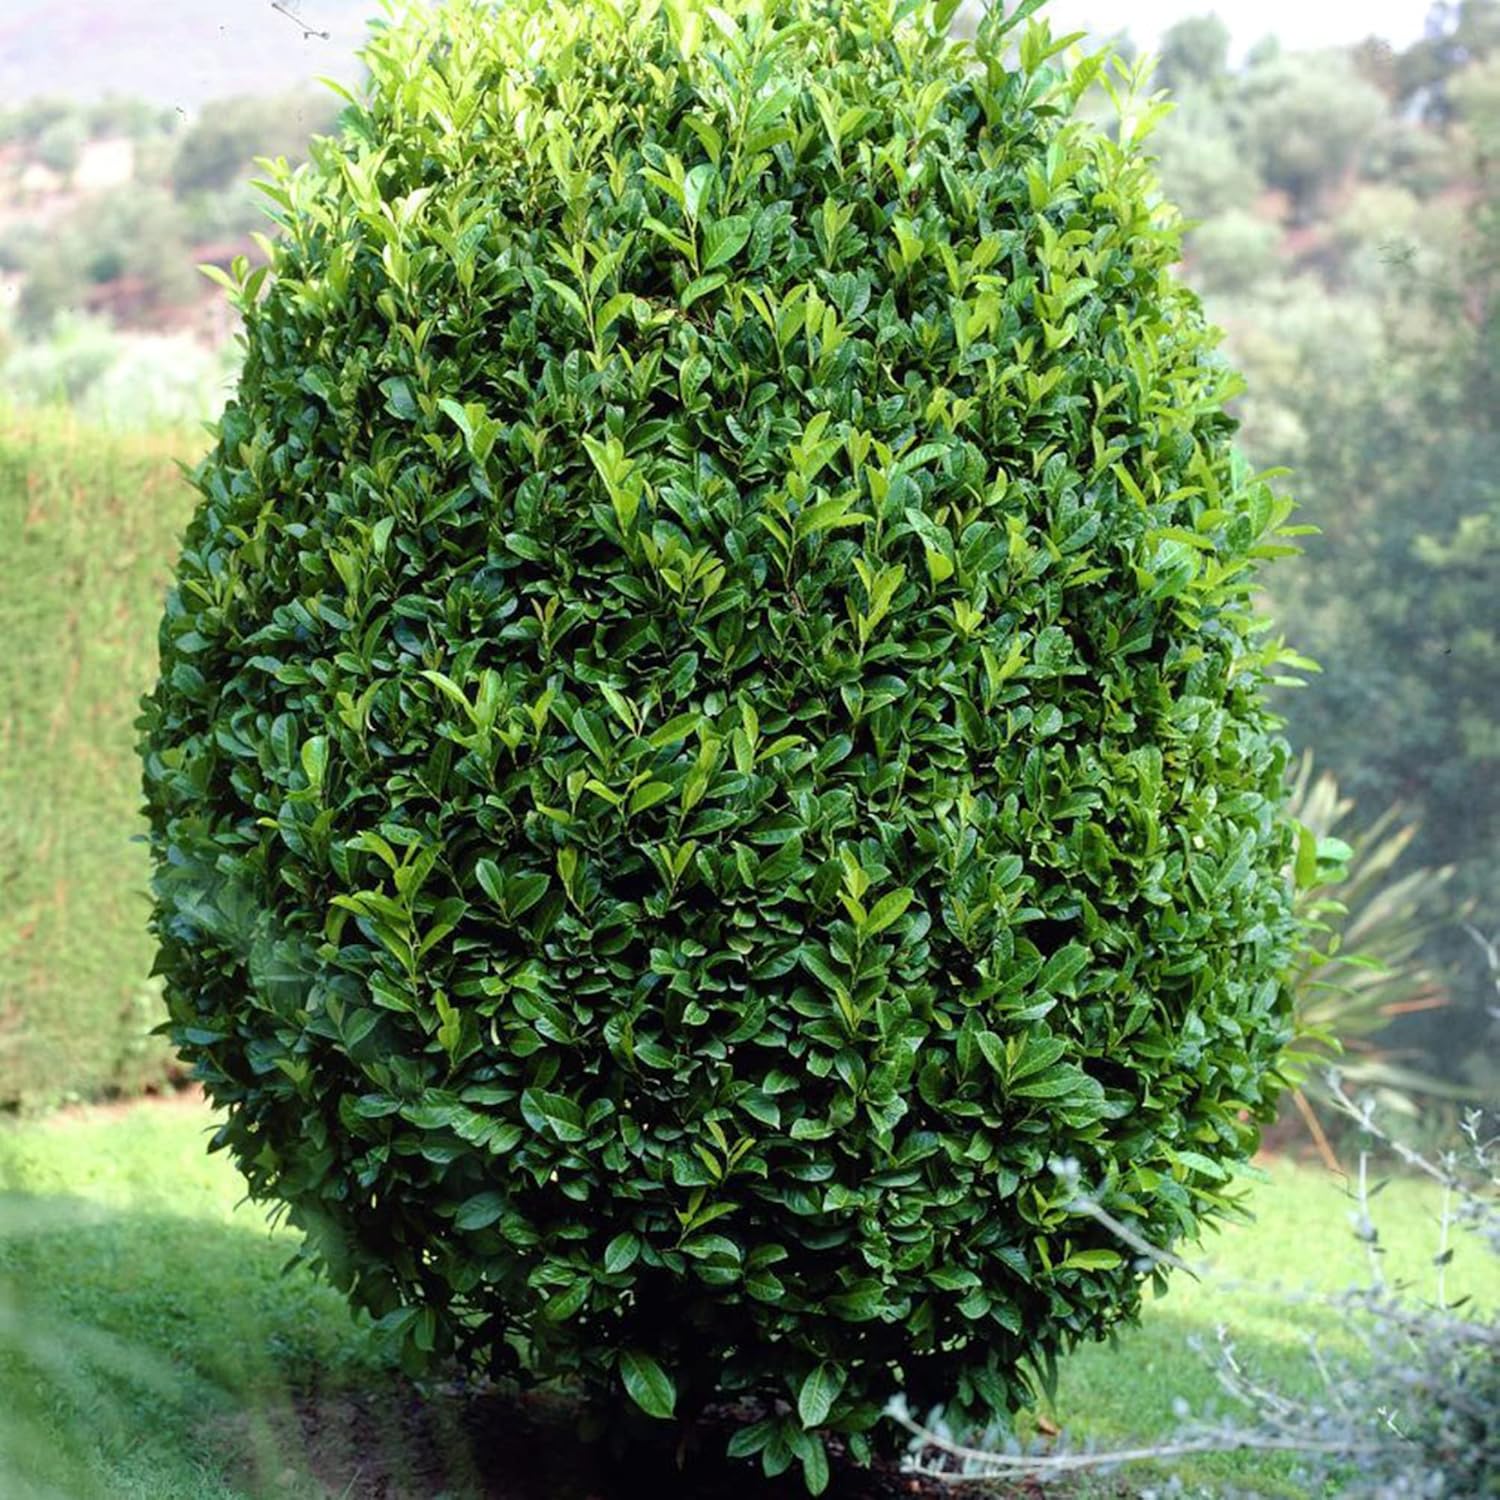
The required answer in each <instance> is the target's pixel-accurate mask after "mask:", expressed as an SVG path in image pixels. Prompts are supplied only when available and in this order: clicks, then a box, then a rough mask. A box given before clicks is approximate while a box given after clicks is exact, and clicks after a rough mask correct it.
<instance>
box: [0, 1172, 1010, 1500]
mask: <svg viewBox="0 0 1500 1500" xmlns="http://www.w3.org/2000/svg"><path fill="white" fill-rule="evenodd" d="M292 1243H293V1242H292V1240H291V1239H290V1238H288V1237H286V1236H281V1235H277V1236H273V1235H270V1234H268V1233H264V1232H257V1231H256V1230H254V1229H252V1228H248V1227H242V1226H239V1225H237V1224H234V1223H226V1222H217V1223H216V1222H212V1221H204V1220H200V1219H192V1218H183V1217H177V1216H174V1215H171V1214H168V1213H163V1212H159V1211H141V1210H136V1209H118V1208H112V1207H108V1206H104V1205H101V1204H99V1203H97V1202H94V1201H92V1200H88V1199H82V1198H68V1197H59V1196H32V1195H28V1194H19V1193H8V1194H0V1493H3V1494H4V1495H5V1496H6V1497H7V1500H93V1497H95V1496H99V1497H109V1500H147V1497H149V1500H189V1497H191V1500H228V1497H247V1496H249V1497H256V1500H259V1497H268V1500H269V1497H273V1496H274V1497H277V1500H283V1497H301V1496H308V1497H313V1496H318V1497H321V1496H339V1497H342V1500H377V1497H379V1500H396V1497H403V1500H437V1497H444V1500H460V1497H464V1500H468V1497H474V1500H501V1497H503V1500H585V1497H589V1500H596V1497H597V1500H615V1497H622V1500H623V1497H632V1500H634V1497H638V1496H651V1497H663V1500H665V1497H674V1496H681V1497H688V1496H692V1497H705V1500H707V1497H721V1496H722V1497H735V1496H746V1497H749V1496H756V1497H760V1500H771V1497H781V1496H800V1495H802V1494H804V1493H805V1492H804V1491H803V1489H802V1487H801V1483H800V1476H799V1475H796V1474H792V1475H788V1476H786V1477H785V1478H783V1479H781V1480H778V1481H774V1482H768V1481H766V1480H764V1479H763V1478H762V1477H761V1476H760V1474H759V1473H758V1471H757V1470H756V1469H754V1468H752V1467H750V1466H748V1465H745V1464H730V1463H728V1461H727V1460H725V1459H724V1458H723V1457H722V1454H723V1449H724V1442H725V1437H726V1435H727V1430H728V1429H727V1427H726V1426H724V1424H722V1423H721V1424H719V1425H718V1427H717V1430H716V1428H715V1424H713V1423H712V1422H706V1423H704V1424H703V1425H702V1426H701V1427H700V1428H699V1429H698V1430H696V1431H694V1432H692V1433H689V1434H687V1435H686V1441H684V1434H683V1433H682V1432H681V1431H680V1430H679V1429H677V1428H676V1427H673V1426H671V1425H669V1424H666V1423H653V1424H650V1431H649V1435H648V1440H647V1442H646V1443H645V1444H644V1445H637V1446H634V1447H632V1448H631V1450H630V1452H629V1454H628V1457H622V1456H619V1455H617V1454H615V1453H613V1452H611V1451H608V1450H606V1449H604V1448H602V1447H600V1446H596V1445H591V1444H587V1443H585V1442H583V1441H582V1440H581V1439H580V1438H579V1436H578V1421H577V1419H578V1410H577V1407H576V1406H575V1405H574V1404H573V1403H571V1402H569V1401H568V1400H567V1399H566V1397H565V1396H563V1395H559V1394H556V1393H549V1392H545V1391H543V1392H531V1393H527V1394H524V1395H522V1394H511V1395H502V1394H496V1393H494V1392H489V1391H477V1390H474V1389H471V1388H466V1387H465V1386H464V1385H463V1384H462V1383H461V1382H456V1381H448V1382H435V1383H433V1384H432V1385H430V1386H428V1387H425V1388H419V1387H418V1386H417V1385H416V1384H414V1383H413V1382H411V1381H409V1380H407V1379H406V1378H405V1377H403V1376H402V1375H401V1374H400V1373H399V1372H398V1371H397V1370H395V1369H394V1368H393V1367H392V1366H390V1365H389V1364H388V1363H387V1362H385V1361H384V1360H383V1359H382V1357H381V1355H380V1354H379V1352H378V1351H377V1350H376V1348H375V1346H374V1343H373V1341H372V1339H371V1338H370V1336H369V1335H368V1333H367V1332H366V1331H365V1330H364V1329H363V1328H361V1327H358V1326H356V1325H355V1324H354V1323H353V1322H352V1321H351V1319H350V1316H349V1314H348V1311H347V1309H346V1308H345V1305H344V1303H343V1301H342V1300H341V1299H340V1298H339V1297H338V1295H337V1294H336V1293H334V1292H333V1291H332V1290H331V1289H329V1288H327V1287H325V1286H322V1285H321V1284H320V1283H318V1282H317V1281H316V1280H315V1279H314V1278H313V1277H311V1276H310V1275H309V1274H307V1273H305V1272H302V1271H294V1272H292V1273H290V1274H283V1271H282V1268H283V1266H284V1265H285V1263H286V1261H287V1258H288V1256H289V1253H290V1250H291V1248H292ZM827 1493H828V1494H830V1495H834V1496H840V1497H844V1500H856V1497H858V1500H875V1497H894V1496H897V1495H901V1496H909V1495H920V1494H928V1493H933V1494H935V1493H938V1491H936V1490H931V1491H929V1490H928V1489H927V1488H926V1487H925V1486H923V1485H921V1484H919V1483H918V1482H917V1481H915V1480H913V1479H911V1478H910V1477H909V1476H907V1475H903V1474H899V1473H898V1472H897V1471H896V1470H895V1468H894V1466H891V1467H888V1468H886V1469H884V1470H877V1471H875V1472H871V1471H869V1470H862V1469H858V1468H856V1467H854V1466H853V1465H849V1464H840V1463H838V1462H835V1464H834V1473H833V1479H832V1482H831V1484H830V1486H829V1489H828V1491H827ZM1016 1493H1037V1492H1036V1491H1017V1492H1016Z"/></svg>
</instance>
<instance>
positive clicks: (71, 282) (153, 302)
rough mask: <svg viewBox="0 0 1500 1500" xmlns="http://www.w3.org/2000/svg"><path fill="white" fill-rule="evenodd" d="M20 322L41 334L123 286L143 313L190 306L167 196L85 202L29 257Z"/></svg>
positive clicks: (105, 196)
mask: <svg viewBox="0 0 1500 1500" xmlns="http://www.w3.org/2000/svg"><path fill="white" fill-rule="evenodd" d="M26 272H27V274H26V280H25V282H24V283H23V285H22V289H21V299H20V306H19V309H18V321H19V323H20V325H21V327H22V328H23V330H25V331H26V332H28V333H32V334H39V333H45V332H46V331H47V329H48V328H50V327H51V325H52V323H53V321H54V319H55V318H56V317H57V315H58V314H59V313H63V312H72V311H77V310H79V309H80V308H82V307H83V306H84V305H85V303H86V302H87V301H88V299H89V296H90V292H91V289H92V288H95V287H102V286H104V285H106V284H108V283H110V282H116V281H120V280H121V279H123V278H128V279H129V282H130V287H129V291H130V300H131V302H132V304H133V305H134V306H136V307H137V308H138V309H139V310H140V311H141V312H143V313H147V314H149V313H152V312H155V311H159V310H160V309H163V308H167V307H171V306H175V305H178V304H180V303H182V302H185V301H189V300H191V298H192V297H193V296H194V294H195V293H196V292H197V290H198V286H199V279H198V276H197V274H196V272H195V271H194V269H193V264H192V257H191V255H190V253H189V250H188V245H187V238H186V234H185V220H184V216H183V212H182V208H181V206H180V205H179V204H177V203H176V202H174V201H173V199H172V197H171V195H170V194H169V193H168V192H166V190H165V189H163V188H159V187H142V186H139V185H135V186H131V187H128V188H119V189H116V190H114V191H111V192H107V193H101V194H99V195H98V196H97V197H93V198H90V199H89V200H88V202H87V203H85V204H83V205H81V206H80V207H79V208H77V209H75V210H74V211H73V212H72V213H71V214H69V215H68V216H67V217H66V218H65V219H64V220H63V221H62V222H61V223H60V224H59V225H58V226H57V227H56V229H55V231H54V232H52V233H50V234H49V235H48V237H47V239H46V240H45V241H44V242H43V243H42V244H41V245H40V246H39V247H38V248H37V249H35V250H34V251H33V252H32V253H31V254H30V255H29V256H28V257H27V266H26Z"/></svg>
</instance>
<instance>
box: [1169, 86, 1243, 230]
mask: <svg viewBox="0 0 1500 1500" xmlns="http://www.w3.org/2000/svg"><path fill="white" fill-rule="evenodd" d="M1155 144H1156V153H1157V159H1158V162H1159V166H1160V171H1161V179H1162V185H1163V187H1164V188H1165V189H1166V193H1167V196H1168V197H1169V198H1170V199H1171V200H1172V202H1174V203H1175V204H1177V206H1178V207H1179V208H1180V209H1181V210H1182V211H1183V213H1184V214H1185V215H1186V216H1187V217H1188V218H1190V219H1210V218H1213V217H1214V216H1215V215H1217V214H1222V213H1226V212H1228V211H1229V210H1230V209H1233V208H1243V207H1245V206H1246V205H1247V204H1249V203H1251V202H1252V201H1253V200H1254V199H1255V198H1256V197H1257V196H1258V195H1259V194H1260V191H1261V186H1262V185H1261V181H1260V178H1259V176H1257V174H1256V170H1255V165H1254V162H1253V160H1252V159H1251V156H1250V153H1249V151H1248V150H1247V149H1246V147H1245V144H1244V142H1243V140H1241V139H1240V138H1239V137H1238V136H1237V135H1236V134H1235V133H1234V131H1233V129H1232V127H1231V124H1230V122H1229V120H1228V119H1227V118H1226V116H1225V113H1224V111H1223V108H1222V106H1220V105H1219V104H1217V103H1215V102H1214V101H1213V100H1212V99H1211V98H1209V97H1207V96H1206V95H1204V96H1200V95H1197V94H1191V95H1188V96H1187V97H1185V98H1183V99H1182V100H1180V101H1179V103H1178V108H1177V110H1176V112H1175V113H1173V114H1172V115H1170V116H1168V118H1167V120H1166V122H1165V123H1164V124H1163V125H1162V126H1161V128H1160V129H1159V130H1158V131H1157V133H1156V136H1155Z"/></svg>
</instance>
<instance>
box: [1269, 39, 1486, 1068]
mask: <svg viewBox="0 0 1500 1500" xmlns="http://www.w3.org/2000/svg"><path fill="white" fill-rule="evenodd" d="M1495 77H1496V75H1495V74H1492V73H1491V72H1490V70H1488V69H1486V70H1485V71H1484V73H1483V74H1480V73H1478V72H1475V73H1471V74H1468V75H1466V77H1465V84H1464V87H1462V88H1459V89H1457V90H1455V93H1454V99H1455V107H1456V108H1459V109H1462V108H1463V107H1464V105H1465V104H1466V103H1467V104H1469V106H1470V107H1472V101H1473V99H1474V97H1475V96H1478V95H1482V96H1483V99H1482V101H1481V107H1483V104H1484V101H1487V100H1488V99H1490V98H1492V97H1496V96H1494V95H1491V94H1490V93H1489V85H1490V83H1491V81H1492V80H1494V79H1495ZM1471 91H1472V92H1471ZM1469 177H1470V181H1471V183H1472V186H1473V188H1474V194H1473V198H1472V201H1471V202H1470V203H1469V204H1468V206H1467V208H1466V209H1464V210H1463V219H1462V223H1461V225H1460V229H1459V232H1458V233H1457V234H1449V235H1447V236H1445V238H1446V240H1447V241H1448V242H1449V243H1450V244H1451V245H1453V246H1456V250H1454V251H1453V253H1452V256H1451V261H1450V263H1449V264H1448V266H1447V268H1446V270H1445V271H1444V272H1442V273H1441V274H1435V273H1434V272H1433V271H1432V270H1431V269H1429V268H1428V267H1426V266H1423V265H1422V264H1420V263H1419V264H1417V265H1416V266H1415V267H1413V266H1410V265H1407V264H1405V263H1403V262H1401V261H1393V263H1392V264H1391V265H1390V267H1389V270H1388V281H1387V285H1388V288H1389V299H1388V304H1387V310H1386V314H1385V319H1384V321H1385V326H1386V330H1387V333H1386V341H1385V344H1384V346H1383V348H1382V349H1381V351H1380V353H1379V355H1378V357H1376V358H1372V359H1368V360H1366V361H1364V362H1363V366H1362V368H1356V369H1351V370H1349V371H1347V372H1346V373H1345V374H1344V376H1343V377H1342V378H1341V379H1333V378H1328V377H1326V376H1325V377H1324V378H1322V379H1319V380H1317V381H1316V382H1315V389H1309V390H1308V391H1307V392H1306V395H1305V397H1304V399H1303V401H1302V411H1301V420H1302V422H1303V424H1304V426H1305V428H1306V442H1305V444H1304V446H1303V448H1302V452H1301V454H1300V463H1299V467H1298V473H1297V488H1298V491H1299V493H1300V495H1301V496H1302V498H1303V501H1304V508H1305V515H1306V519H1308V520H1310V521H1312V522H1314V523H1315V524H1317V525H1319V526H1320V527H1321V528H1322V532H1323V534H1322V536H1321V537H1319V538H1317V539H1315V540H1314V541H1313V542H1312V543H1311V544H1310V546H1309V548H1308V559H1307V566H1306V567H1304V568H1302V569H1300V570H1292V569H1288V570H1287V576H1286V582H1287V584H1288V585H1289V591H1288V592H1287V593H1285V594H1283V595H1282V596H1281V603H1282V616H1283V621H1284V623H1285V624H1286V626H1287V628H1288V630H1289V633H1290V634H1291V635H1292V636H1293V638H1294V639H1295V640H1296V641H1297V643H1298V645H1299V647H1301V648H1303V649H1306V650H1308V651H1309V652H1310V653H1311V654H1312V655H1313V656H1316V657H1318V658H1319V659H1320V660H1321V661H1322V662H1323V663H1324V666H1325V667H1326V669H1327V672H1326V677H1324V678H1323V679H1320V680H1319V681H1317V682H1316V684H1315V685H1314V686H1313V687H1312V688H1310V689H1309V690H1307V691H1304V692H1301V693H1299V694H1297V695H1296V697H1295V698H1294V699H1293V700H1292V701H1290V702H1289V703H1288V704H1287V711H1288V713H1289V715H1290V721H1291V726H1292V728H1293V731H1294V734H1295V737H1296V739H1297V740H1299V741H1300V742H1301V743H1302V744H1309V745H1314V746H1316V747H1317V750H1318V754H1319V756H1320V758H1321V759H1322V761H1323V763H1324V764H1325V765H1327V766H1328V767H1329V768H1330V769H1332V770H1334V771H1335V772H1336V773H1337V774H1338V776H1339V778H1340V781H1341V784H1343V785H1344V786H1345V788H1346V789H1347V790H1348V791H1349V792H1350V793H1351V794H1353V795H1356V796H1358V797H1360V798H1361V800H1363V801H1365V802H1366V804H1367V805H1371V806H1380V805H1385V804H1387V803H1390V802H1394V801H1402V802H1405V803H1406V804H1407V805H1408V806H1410V807H1411V808H1412V809H1413V811H1414V812H1416V813H1418V814H1419V815H1420V817H1421V819H1422V823H1423V840H1424V847H1425V857H1426V858H1427V859H1429V860H1431V861H1433V862H1438V863H1444V864H1447V863H1452V864H1455V865H1457V866H1458V874H1457V876H1456V877H1455V888H1456V894H1457V895H1459V896H1471V897H1474V898H1476V899H1477V900H1478V901H1479V903H1480V910H1481V911H1482V912H1488V913H1490V914H1494V913H1496V911H1497V906H1496V899H1497V898H1496V893H1497V892H1500V799H1497V797H1496V796H1495V787H1496V786H1497V785H1500V720H1497V717H1496V705H1497V704H1500V607H1497V604H1496V598H1497V595H1496V579H1497V577H1500V478H1497V476H1500V161H1495V159H1494V158H1489V162H1488V163H1487V162H1486V160H1485V159H1484V158H1482V157H1481V159H1480V161H1479V163H1478V164H1477V165H1476V166H1475V167H1474V168H1472V169H1471V171H1470V174H1469ZM1241 352H1242V351H1241ZM1267 378H1268V377H1266V376H1265V374H1264V372H1262V379H1263V380H1264V379H1267ZM1284 399H1295V398H1294V395H1293V393H1292V392H1291V391H1290V390H1288V391H1287V392H1286V395H1285V397H1284ZM1257 456H1258V457H1260V458H1262V459H1263V460H1264V459H1265V458H1266V457H1268V455H1266V454H1264V453H1261V454H1258V455H1257ZM1490 920H1493V915H1491V917H1490ZM1450 938H1451V942H1449V944H1448V948H1449V955H1450V956H1451V957H1452V958H1453V959H1454V960H1455V961H1460V962H1471V961H1472V955H1471V954H1470V953H1469V951H1468V950H1469V947H1470V945H1469V944H1468V943H1467V942H1466V940H1465V939H1464V937H1463V936H1462V934H1461V933H1458V932H1457V931H1453V932H1452V933H1451V934H1450ZM1469 1000H1470V1004H1469V1007H1468V1011H1467V1014H1468V1018H1469V1019H1468V1024H1467V1025H1463V1024H1456V1022H1457V1020H1458V1019H1459V1018H1457V1017H1456V1018H1454V1019H1452V1020H1450V1021H1447V1022H1445V1023H1444V1027H1443V1035H1441V1036H1440V1037H1438V1038H1437V1039H1436V1041H1437V1044H1438V1045H1441V1046H1443V1047H1445V1048H1446V1049H1447V1051H1448V1055H1449V1057H1450V1059H1451V1060H1453V1061H1454V1062H1455V1063H1456V1061H1457V1059H1459V1058H1460V1057H1462V1056H1464V1055H1465V1053H1466V1052H1467V1051H1472V1050H1473V1049H1474V1048H1475V1047H1476V1046H1477V1044H1478V1040H1479V1036H1480V1035H1481V1034H1482V1033H1481V1030H1480V1028H1482V1026H1483V1024H1484V1021H1483V1011H1482V1005H1483V1003H1484V1002H1485V1001H1486V1000H1488V1001H1490V1002H1491V1003H1492V1002H1493V993H1492V991H1490V990H1488V989H1486V988H1485V987H1484V984H1483V983H1482V981H1481V979H1480V977H1479V976H1475V977H1474V982H1473V985H1472V987H1471V989H1470V991H1469Z"/></svg>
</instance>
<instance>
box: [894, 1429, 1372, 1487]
mask: <svg viewBox="0 0 1500 1500" xmlns="http://www.w3.org/2000/svg"><path fill="white" fill-rule="evenodd" d="M892 1415H893V1416H894V1417H895V1419H896V1421H897V1422H899V1423H900V1424H901V1426H903V1427H905V1428H906V1430H907V1431H908V1432H910V1433H911V1434H912V1435H913V1436H914V1437H916V1438H918V1439H920V1440H921V1442H922V1443H924V1444H925V1445H926V1446H927V1447H929V1448H934V1449H936V1450H937V1451H938V1452H939V1453H943V1454H946V1455H947V1456H948V1457H949V1458H957V1459H961V1460H963V1461H964V1462H965V1463H982V1464H985V1465H987V1466H988V1467H989V1468H990V1470H991V1472H990V1473H988V1474H954V1473H952V1472H950V1471H948V1470H945V1469H937V1468H932V1467H930V1466H926V1465H920V1464H913V1465H910V1466H909V1470H910V1472H912V1473H915V1474H923V1475H926V1476H927V1477H929V1478H933V1479H943V1480H946V1481H947V1482H948V1483H949V1484H972V1483H975V1482H977V1481H980V1480H984V1479H991V1478H994V1477H996V1476H997V1475H1000V1474H1011V1475H1017V1474H1027V1475H1030V1474H1067V1473H1075V1472H1077V1471H1078V1470H1080V1469H1102V1468H1108V1467H1109V1466H1111V1465H1113V1464H1124V1463H1141V1462H1146V1461H1149V1460H1151V1459H1160V1458H1181V1457H1184V1456H1185V1455H1187V1454H1190V1453H1233V1452H1236V1451H1238V1450H1240V1449H1244V1448H1254V1449H1261V1450H1266V1451H1276V1452H1283V1453H1338V1454H1355V1453H1373V1452H1375V1451H1376V1450H1377V1446H1378V1445H1376V1444H1374V1443H1338V1442H1323V1441H1311V1442H1309V1441H1304V1440H1302V1439H1298V1438H1282V1437H1262V1436H1259V1435H1257V1434H1255V1433H1250V1432H1244V1433H1226V1434H1225V1435H1224V1436H1223V1437H1203V1438H1190V1439H1188V1440H1186V1441H1184V1442H1180V1443H1160V1444H1158V1445H1156V1446H1154V1447H1150V1448H1115V1449H1111V1450H1110V1451H1108V1452H1103V1453H1033V1454H1023V1453H991V1452H987V1451H986V1450H985V1449H983V1448H966V1447H964V1445H963V1444H961V1443H955V1442H952V1441H950V1440H949V1439H948V1438H945V1437H941V1436H939V1435H938V1434H937V1433H935V1432H932V1431H930V1430H929V1429H928V1428H926V1427H923V1426H922V1424H921V1423H920V1422H915V1421H913V1420H912V1419H911V1418H910V1417H909V1416H905V1415H903V1414H902V1413H900V1412H894V1413H892Z"/></svg>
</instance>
